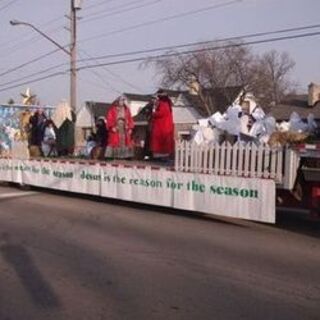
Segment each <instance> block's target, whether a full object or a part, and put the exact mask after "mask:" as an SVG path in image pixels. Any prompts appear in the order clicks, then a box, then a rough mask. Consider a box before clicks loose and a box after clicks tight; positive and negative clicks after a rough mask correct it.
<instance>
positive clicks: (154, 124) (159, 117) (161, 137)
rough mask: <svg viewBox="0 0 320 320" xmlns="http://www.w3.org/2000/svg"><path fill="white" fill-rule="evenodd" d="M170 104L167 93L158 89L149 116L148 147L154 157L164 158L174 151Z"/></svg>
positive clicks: (167, 157)
mask: <svg viewBox="0 0 320 320" xmlns="http://www.w3.org/2000/svg"><path fill="white" fill-rule="evenodd" d="M172 105H173V103H172V101H171V99H170V98H169V97H168V95H167V94H166V93H165V92H164V91H163V90H159V91H158V92H157V101H156V103H155V110H154V112H153V113H152V118H151V136H150V149H151V151H152V156H153V158H154V159H162V160H166V159H169V158H170V157H171V156H172V155H173V153H174V124H173V114H172Z"/></svg>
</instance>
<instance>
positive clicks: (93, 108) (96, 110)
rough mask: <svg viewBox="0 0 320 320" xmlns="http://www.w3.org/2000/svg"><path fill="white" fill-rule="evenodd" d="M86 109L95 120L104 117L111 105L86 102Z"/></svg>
mask: <svg viewBox="0 0 320 320" xmlns="http://www.w3.org/2000/svg"><path fill="white" fill-rule="evenodd" d="M86 107H87V108H88V109H89V111H90V112H91V114H92V116H93V117H94V118H95V119H97V118H99V117H105V115H106V113H107V111H108V109H109V108H110V107H111V103H105V102H94V101H87V102H86Z"/></svg>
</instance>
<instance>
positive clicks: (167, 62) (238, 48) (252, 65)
mask: <svg viewBox="0 0 320 320" xmlns="http://www.w3.org/2000/svg"><path fill="white" fill-rule="evenodd" d="M220 48H221V49H219V50H212V49H210V48H200V49H203V50H199V51H197V52H195V53H192V54H188V55H176V56H172V57H169V58H164V59H159V60H157V61H156V63H155V65H156V68H157V70H158V72H159V74H160V77H161V85H162V86H164V87H167V88H172V87H174V88H178V89H187V88H190V84H191V83H192V82H194V81H196V82H197V83H198V92H197V94H198V96H199V98H200V100H201V102H202V106H201V107H202V108H203V110H202V111H203V112H205V113H206V114H212V112H214V111H215V106H214V105H213V103H212V101H210V97H208V95H206V94H205V92H206V91H208V89H213V88H226V87H230V86H241V87H243V89H244V90H247V91H250V92H252V93H253V94H254V95H255V96H256V97H257V98H260V99H261V101H260V102H261V104H263V105H268V104H270V103H271V102H276V103H278V102H279V101H280V100H281V99H282V97H283V96H284V95H285V94H286V93H287V92H288V91H290V90H291V88H292V82H290V80H289V77H288V76H289V74H290V71H291V70H292V68H293V67H294V62H293V60H292V59H291V58H290V57H289V55H288V54H287V53H278V52H277V51H274V50H273V51H270V52H267V53H265V54H263V55H262V56H259V55H254V54H253V52H252V49H251V48H250V47H248V46H245V45H244V44H242V43H239V42H238V43H234V42H229V43H227V44H225V45H223V46H221V44H220ZM226 92H227V91H226Z"/></svg>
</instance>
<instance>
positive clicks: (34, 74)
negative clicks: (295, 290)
mask: <svg viewBox="0 0 320 320" xmlns="http://www.w3.org/2000/svg"><path fill="white" fill-rule="evenodd" d="M66 65H68V63H60V64H57V65H54V66H51V67H49V68H46V69H43V70H40V71H37V72H34V73H31V74H29V75H27V76H23V77H20V78H19V79H15V80H11V81H8V82H5V83H0V87H3V86H7V85H10V84H13V83H16V82H18V81H21V80H25V79H29V78H32V77H34V76H38V75H40V74H44V73H46V72H48V71H51V70H54V69H57V68H59V67H62V66H66Z"/></svg>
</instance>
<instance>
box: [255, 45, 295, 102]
mask: <svg viewBox="0 0 320 320" xmlns="http://www.w3.org/2000/svg"><path fill="white" fill-rule="evenodd" d="M294 66H295V62H294V61H293V60H292V59H291V58H290V56H289V55H288V53H286V52H282V53H279V52H277V51H275V50H272V51H269V52H266V53H264V54H263V55H262V56H260V57H257V59H256V63H255V66H254V67H253V69H254V79H253V81H252V85H251V86H252V91H253V92H254V93H255V95H256V96H257V97H260V100H261V101H262V102H264V103H265V104H270V103H273V104H277V103H279V102H280V101H281V100H282V99H283V97H284V96H285V95H286V94H288V93H289V92H291V91H292V90H293V88H294V86H295V84H294V83H293V82H292V81H291V80H290V78H289V75H290V72H291V71H292V69H293V68H294Z"/></svg>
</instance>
